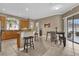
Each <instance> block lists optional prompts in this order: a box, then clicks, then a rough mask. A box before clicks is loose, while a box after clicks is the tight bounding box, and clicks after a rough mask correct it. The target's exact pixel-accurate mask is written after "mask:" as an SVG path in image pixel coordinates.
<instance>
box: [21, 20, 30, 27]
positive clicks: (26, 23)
mask: <svg viewBox="0 0 79 59" xmlns="http://www.w3.org/2000/svg"><path fill="white" fill-rule="evenodd" d="M28 27H29V21H28V20H20V29H23V28H28Z"/></svg>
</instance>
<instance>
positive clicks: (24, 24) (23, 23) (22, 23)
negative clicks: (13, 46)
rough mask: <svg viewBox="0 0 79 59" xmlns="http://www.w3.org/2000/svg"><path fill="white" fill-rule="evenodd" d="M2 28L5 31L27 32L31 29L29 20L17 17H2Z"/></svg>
mask: <svg viewBox="0 0 79 59" xmlns="http://www.w3.org/2000/svg"><path fill="white" fill-rule="evenodd" d="M0 21H1V25H2V26H1V27H2V29H3V30H27V29H28V28H29V20H27V19H21V20H19V19H18V18H15V17H5V16H0Z"/></svg>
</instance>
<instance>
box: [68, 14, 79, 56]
mask: <svg viewBox="0 0 79 59" xmlns="http://www.w3.org/2000/svg"><path fill="white" fill-rule="evenodd" d="M67 39H68V40H69V41H71V43H72V49H73V53H74V55H79V52H78V51H79V48H78V47H79V15H74V16H72V17H69V18H67Z"/></svg>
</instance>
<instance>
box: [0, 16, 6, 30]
mask: <svg viewBox="0 0 79 59" xmlns="http://www.w3.org/2000/svg"><path fill="white" fill-rule="evenodd" d="M0 21H1V24H2V29H3V30H5V29H6V17H5V16H0Z"/></svg>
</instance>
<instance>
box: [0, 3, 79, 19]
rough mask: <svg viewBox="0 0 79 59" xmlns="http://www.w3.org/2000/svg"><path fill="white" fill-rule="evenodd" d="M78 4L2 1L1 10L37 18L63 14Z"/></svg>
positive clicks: (24, 16) (6, 12)
mask: <svg viewBox="0 0 79 59" xmlns="http://www.w3.org/2000/svg"><path fill="white" fill-rule="evenodd" d="M78 5H79V4H78V3H0V12H1V13H5V14H10V15H15V16H19V17H23V18H30V19H34V20H36V19H40V18H44V17H48V16H52V15H57V14H63V13H65V12H67V11H69V10H70V9H72V8H74V7H76V6H78Z"/></svg>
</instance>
